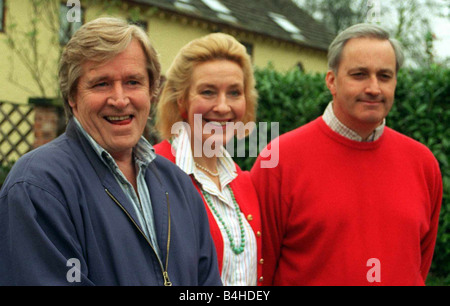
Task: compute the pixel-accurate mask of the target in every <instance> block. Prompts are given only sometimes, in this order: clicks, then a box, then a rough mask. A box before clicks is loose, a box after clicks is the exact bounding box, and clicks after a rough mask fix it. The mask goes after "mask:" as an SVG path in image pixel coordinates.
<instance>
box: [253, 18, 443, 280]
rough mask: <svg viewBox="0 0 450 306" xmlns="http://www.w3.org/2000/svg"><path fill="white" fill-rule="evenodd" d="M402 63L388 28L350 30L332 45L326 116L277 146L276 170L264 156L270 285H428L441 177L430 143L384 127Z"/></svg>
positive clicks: (260, 173)
mask: <svg viewBox="0 0 450 306" xmlns="http://www.w3.org/2000/svg"><path fill="white" fill-rule="evenodd" d="M402 62H403V56H402V51H401V48H400V47H399V45H398V43H397V42H396V41H395V40H392V39H390V38H389V34H388V33H387V32H385V31H384V30H383V29H381V28H379V27H377V26H374V25H367V24H359V25H355V26H352V27H350V28H348V29H347V30H345V31H343V32H342V33H341V34H339V35H338V36H337V37H336V38H335V40H334V41H333V42H332V43H331V45H330V47H329V53H328V64H329V68H330V69H329V71H328V73H327V75H326V84H327V86H328V88H329V90H330V92H331V94H332V96H333V100H332V101H331V102H330V104H329V105H328V107H327V109H326V110H325V112H324V114H323V116H321V117H319V118H317V119H316V120H314V121H312V122H310V123H308V124H306V125H304V126H302V127H300V128H298V129H296V130H293V131H291V132H288V133H286V134H284V135H282V136H280V137H279V138H277V139H276V140H274V141H273V142H272V143H271V144H269V146H268V147H267V148H266V150H268V151H267V152H270V148H271V146H279V163H278V165H277V166H276V167H273V168H264V164H263V163H262V162H263V161H264V160H267V159H268V158H266V157H265V156H269V155H270V154H267V152H262V153H261V155H260V156H259V158H258V160H257V161H256V163H255V165H254V167H253V169H252V171H251V174H252V180H253V182H254V184H255V187H256V190H257V192H258V195H259V200H260V203H261V209H262V218H263V232H264V237H265V240H264V241H263V257H264V259H265V263H264V271H263V274H264V276H265V280H264V283H265V285H424V283H425V279H426V276H427V274H428V270H429V268H430V265H431V259H432V256H433V251H434V246H435V241H436V235H437V227H438V220H439V211H440V205H441V201H442V177H441V174H440V170H439V165H438V162H437V161H436V159H435V158H434V156H433V154H432V153H431V152H430V150H429V149H428V148H426V147H425V146H424V145H422V144H420V143H419V142H417V141H415V140H413V139H411V138H408V137H407V136H404V135H402V134H400V133H398V132H396V131H394V130H392V129H390V128H388V127H387V126H386V125H385V118H386V116H387V114H388V113H389V111H390V109H391V107H392V104H393V101H394V93H395V87H396V84H397V72H398V69H399V68H400V67H401V65H402Z"/></svg>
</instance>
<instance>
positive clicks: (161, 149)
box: [153, 140, 264, 285]
mask: <svg viewBox="0 0 450 306" xmlns="http://www.w3.org/2000/svg"><path fill="white" fill-rule="evenodd" d="M153 147H154V148H155V151H156V154H159V155H162V156H164V157H165V158H167V159H169V160H170V161H172V162H173V163H175V156H173V154H172V146H171V145H170V143H169V142H168V141H167V140H164V141H162V142H160V143H159V144H157V145H155V146H153ZM236 170H237V177H236V178H235V179H234V180H233V181H232V182H231V183H230V187H231V189H232V190H233V193H234V196H235V198H236V202H237V203H238V204H239V207H240V208H241V211H242V213H243V214H244V215H245V217H246V218H247V221H248V223H249V224H250V226H251V227H252V229H253V232H254V234H255V237H256V244H257V260H258V263H257V284H258V285H262V282H263V276H262V265H263V263H264V259H263V258H261V239H262V238H261V236H262V234H261V216H260V209H259V202H258V196H257V194H256V191H255V188H254V187H253V183H252V180H251V178H250V172H248V171H242V170H241V168H239V166H238V165H236ZM191 179H192V183H193V184H194V186H195V188H197V191H198V192H199V193H200V196H201V197H202V199H203V203H205V207H206V212H207V214H208V219H209V227H210V231H211V236H212V238H213V240H214V244H215V246H216V251H217V259H218V264H219V271H220V272H222V262H223V237H222V233H221V232H220V229H219V225H218V224H217V222H216V220H215V218H214V215H213V213H212V211H211V210H210V209H209V206H208V204H207V202H206V200H205V198H204V197H203V194H202V192H201V190H200V187H199V186H198V185H197V182H196V181H195V180H194V178H193V177H192V176H191Z"/></svg>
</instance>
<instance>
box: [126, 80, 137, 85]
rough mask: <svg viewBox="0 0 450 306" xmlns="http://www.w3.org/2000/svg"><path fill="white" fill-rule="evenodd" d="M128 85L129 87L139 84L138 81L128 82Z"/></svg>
mask: <svg viewBox="0 0 450 306" xmlns="http://www.w3.org/2000/svg"><path fill="white" fill-rule="evenodd" d="M128 84H130V85H138V84H139V82H138V81H133V80H132V81H128Z"/></svg>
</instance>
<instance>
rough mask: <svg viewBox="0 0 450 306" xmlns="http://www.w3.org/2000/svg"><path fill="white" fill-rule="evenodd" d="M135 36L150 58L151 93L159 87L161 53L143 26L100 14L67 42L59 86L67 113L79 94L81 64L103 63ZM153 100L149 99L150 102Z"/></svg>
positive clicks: (152, 94)
mask: <svg viewBox="0 0 450 306" xmlns="http://www.w3.org/2000/svg"><path fill="white" fill-rule="evenodd" d="M133 39H136V40H137V41H138V42H139V43H140V44H141V46H142V49H143V51H144V53H145V55H146V60H147V72H148V76H149V81H150V95H151V96H156V95H157V94H158V89H159V80H160V75H161V64H160V63H159V59H158V54H157V53H156V50H155V49H154V48H153V46H152V45H151V43H150V40H149V38H148V36H147V34H146V33H145V31H144V30H142V29H141V28H140V27H138V26H136V25H132V24H128V23H127V22H126V21H124V20H122V19H118V18H112V17H101V18H98V19H95V20H93V21H90V22H88V23H86V24H85V25H83V26H82V27H81V28H80V29H79V30H78V31H77V32H76V33H75V34H74V35H73V36H72V38H71V39H70V41H69V42H68V43H67V45H66V47H65V49H64V51H63V53H62V56H61V61H60V65H59V86H60V89H61V94H62V96H63V99H64V109H65V112H66V116H67V117H68V118H69V119H70V118H71V117H72V116H73V113H72V108H71V107H70V105H69V99H70V100H74V98H75V96H76V91H77V86H78V80H79V78H80V77H81V75H82V73H83V71H82V64H83V63H84V62H85V61H94V62H98V63H104V62H106V61H108V60H110V59H112V58H113V57H115V56H116V55H118V54H119V53H121V52H123V51H124V50H125V49H126V48H127V47H128V46H129V45H130V43H131V41H132V40H133ZM149 103H150V101H149Z"/></svg>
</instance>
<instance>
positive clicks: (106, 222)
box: [0, 121, 221, 286]
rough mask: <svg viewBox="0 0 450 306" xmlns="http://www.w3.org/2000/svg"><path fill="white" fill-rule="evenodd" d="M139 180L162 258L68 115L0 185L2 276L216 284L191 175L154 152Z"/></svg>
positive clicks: (10, 281) (38, 281) (13, 280)
mask: <svg viewBox="0 0 450 306" xmlns="http://www.w3.org/2000/svg"><path fill="white" fill-rule="evenodd" d="M145 179H146V181H147V183H148V187H149V191H150V196H151V202H152V204H153V212H154V219H155V228H156V232H157V239H158V244H159V246H160V248H161V253H162V256H161V257H162V258H160V259H158V257H157V255H156V253H155V251H154V250H153V247H152V245H151V244H150V243H149V241H148V240H147V239H146V237H145V236H144V235H143V234H142V230H141V228H140V225H139V222H138V221H137V220H138V219H137V217H136V214H135V212H134V209H133V207H132V204H131V203H130V202H129V201H128V199H127V197H126V195H125V194H124V193H123V192H122V190H121V188H120V186H119V185H118V184H117V182H116V180H115V179H114V177H113V175H112V174H111V172H110V171H109V170H108V168H107V167H106V166H105V165H104V163H103V162H102V161H101V160H100V159H99V158H98V156H97V155H96V153H95V152H94V151H93V149H92V148H91V146H90V144H89V143H88V142H87V140H86V139H85V138H84V137H83V136H82V135H81V134H80V133H79V131H78V130H77V128H76V127H75V125H74V123H73V122H72V121H69V125H68V127H67V130H66V133H64V134H63V135H61V136H60V137H58V138H57V139H55V140H54V141H52V142H50V143H49V144H47V145H44V146H42V147H40V148H38V149H36V150H33V151H31V152H29V153H28V154H25V155H24V156H23V157H22V158H20V159H19V160H18V161H17V162H16V164H15V165H14V167H13V169H12V170H11V172H10V173H9V175H8V178H7V179H6V181H5V183H4V185H3V186H2V189H1V191H0V285H164V283H165V282H166V284H169V281H170V282H171V284H173V285H186V286H194V285H221V281H220V275H219V271H218V264H217V258H216V253H215V248H214V245H213V241H212V239H211V236H210V231H209V225H208V218H207V215H206V212H205V207H204V205H203V202H202V200H201V198H200V196H199V194H198V192H197V190H196V189H195V188H194V186H193V185H192V182H191V179H190V178H189V177H188V176H187V175H186V174H185V173H184V172H183V171H181V170H180V169H179V168H178V167H177V166H176V165H174V164H173V163H171V162H170V161H168V160H166V159H165V158H163V157H161V156H157V158H156V159H155V160H154V161H152V162H151V163H150V165H149V167H148V169H147V171H146V174H145ZM77 269H79V270H77ZM166 272H167V273H166ZM167 275H168V278H167V277H165V276H167Z"/></svg>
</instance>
